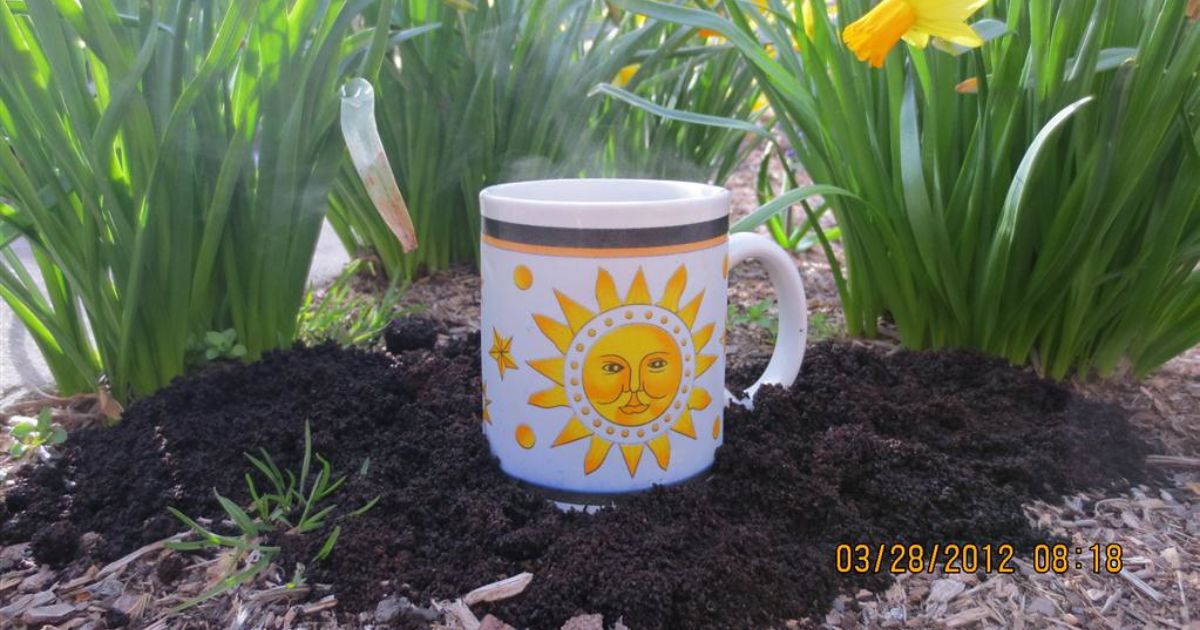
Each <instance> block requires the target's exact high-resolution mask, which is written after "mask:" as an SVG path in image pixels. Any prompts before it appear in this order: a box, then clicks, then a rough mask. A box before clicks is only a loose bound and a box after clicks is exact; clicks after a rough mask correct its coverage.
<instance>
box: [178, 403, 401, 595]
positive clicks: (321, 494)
mask: <svg viewBox="0 0 1200 630" xmlns="http://www.w3.org/2000/svg"><path fill="white" fill-rule="evenodd" d="M246 459H248V460H250V463H251V464H252V465H253V466H254V468H255V469H257V470H258V471H259V472H261V473H262V474H263V476H265V477H266V480H267V487H268V488H267V490H268V491H266V492H260V491H259V489H258V486H257V485H256V484H255V483H254V478H253V476H252V475H251V474H250V473H247V474H246V487H247V489H248V490H249V494H250V508H249V509H248V510H247V509H243V508H242V507H241V506H239V505H238V504H237V503H235V502H233V501H231V500H230V499H228V498H226V497H224V496H222V495H221V494H220V493H219V492H217V491H216V490H215V489H214V490H213V494H214V495H215V496H216V498H217V502H218V503H219V504H220V505H221V508H222V509H223V510H224V511H225V515H226V516H227V517H228V520H229V521H230V522H231V523H232V524H233V525H234V527H236V528H237V532H238V533H237V534H235V535H224V534H218V533H216V532H214V531H212V530H211V529H209V528H207V527H204V526H203V525H201V524H200V523H199V522H197V521H196V520H195V519H192V518H190V517H189V516H187V515H186V514H184V513H183V512H180V511H179V510H177V509H175V508H172V507H168V508H167V510H168V511H170V513H171V514H172V515H173V516H175V518H177V519H179V521H180V522H182V523H183V524H184V525H186V526H187V527H188V529H190V530H191V531H192V533H194V534H195V535H196V536H197V539H195V540H185V541H173V542H169V543H167V547H169V548H171V549H174V550H177V551H198V550H201V549H209V548H224V549H228V550H229V551H230V552H231V553H230V556H229V559H228V565H227V566H228V568H229V570H228V571H227V572H226V575H225V576H223V577H222V578H221V579H220V580H219V581H218V582H217V583H216V584H215V585H213V587H212V588H210V589H208V590H207V591H205V592H204V593H201V594H200V595H198V596H196V597H194V598H191V599H189V600H187V601H185V602H183V603H181V604H180V605H179V606H178V607H177V610H182V609H185V608H189V607H191V606H195V605H196V604H199V603H202V602H204V601H207V600H209V599H212V598H214V597H217V596H219V595H221V594H223V593H225V592H228V591H230V590H232V589H234V588H236V587H238V586H240V585H242V584H247V583H250V582H252V581H253V580H254V579H255V578H256V577H257V576H258V575H259V574H261V573H262V572H263V571H264V570H266V568H267V567H269V566H270V565H271V562H272V561H273V560H274V559H275V557H276V556H277V555H278V554H279V551H280V548H279V547H277V546H271V545H265V544H262V542H261V539H262V538H263V537H264V535H266V534H268V533H273V532H274V533H281V534H283V535H295V534H305V533H308V532H312V531H316V530H319V529H323V528H325V527H326V526H327V525H328V524H329V523H330V522H331V520H330V519H331V516H332V514H333V512H334V510H336V509H337V507H338V506H337V504H330V505H325V503H326V499H328V498H329V497H330V496H332V495H333V494H334V493H335V492H337V490H338V489H339V488H341V487H342V484H343V483H344V482H345V481H346V478H345V477H338V478H336V479H335V478H334V477H333V467H332V466H331V465H330V463H329V460H327V459H325V458H324V457H322V456H321V455H320V454H315V453H313V449H312V429H311V427H310V426H309V423H308V422H305V423H304V457H303V460H302V462H301V465H300V472H299V474H298V475H297V474H295V473H293V472H292V471H290V470H282V469H280V468H279V466H278V465H276V463H275V460H274V459H273V458H272V457H271V455H270V454H269V453H267V451H266V449H259V456H258V457H255V456H253V455H250V454H248V453H247V454H246ZM314 459H315V460H316V462H317V464H318V465H319V466H318V470H316V472H315V473H314V472H313V460H314ZM378 502H379V497H375V498H374V499H371V500H370V501H368V502H367V503H366V504H364V505H363V506H361V507H359V508H358V509H356V510H353V511H351V512H347V513H345V514H342V515H340V516H338V517H336V518H334V519H333V522H336V521H341V520H345V519H349V518H355V517H357V516H361V515H362V514H364V513H366V512H367V511H368V510H370V509H371V508H373V507H375V504H376V503H378ZM341 533H342V527H341V525H334V527H333V529H332V530H331V531H330V532H329V534H328V535H327V536H326V537H325V542H324V543H322V545H321V547H320V549H319V550H318V551H317V553H316V554H314V556H313V559H312V561H313V562H321V561H322V560H325V559H326V558H328V557H329V555H330V554H331V553H333V548H334V546H335V545H336V544H337V541H338V538H339V537H340V536H341ZM303 584H304V570H303V568H302V567H298V568H297V570H296V572H295V574H294V575H293V577H292V579H291V580H290V581H289V582H288V587H289V588H297V587H299V586H302V585H303Z"/></svg>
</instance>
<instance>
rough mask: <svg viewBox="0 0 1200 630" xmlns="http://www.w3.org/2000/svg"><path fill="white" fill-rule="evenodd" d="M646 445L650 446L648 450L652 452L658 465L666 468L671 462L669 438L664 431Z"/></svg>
mask: <svg viewBox="0 0 1200 630" xmlns="http://www.w3.org/2000/svg"><path fill="white" fill-rule="evenodd" d="M646 446H649V447H650V452H651V453H654V460H655V461H656V462H658V467H659V468H661V469H663V470H666V469H667V465H668V464H670V463H671V439H670V438H668V437H667V434H666V433H664V434H662V435H660V436H658V437H656V438H654V439H653V440H650V441H649V442H646Z"/></svg>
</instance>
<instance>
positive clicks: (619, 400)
mask: <svg viewBox="0 0 1200 630" xmlns="http://www.w3.org/2000/svg"><path fill="white" fill-rule="evenodd" d="M682 380H683V353H681V352H680V350H679V346H678V345H677V344H676V342H675V339H674V338H673V337H671V335H670V333H668V332H667V331H665V330H663V329H661V328H659V327H658V326H656V325H654V324H630V325H628V326H622V327H620V328H617V329H615V330H611V331H608V332H606V333H604V334H603V335H602V336H601V337H600V339H599V340H598V341H597V342H596V344H595V345H593V346H592V347H591V349H590V350H588V352H587V355H586V356H585V357H584V359H583V393H584V396H585V397H587V400H588V402H590V403H591V404H592V406H593V407H595V409H596V413H598V414H600V416H601V417H603V418H604V419H606V420H609V421H611V422H615V423H616V424H619V425H621V426H624V427H639V426H642V425H645V424H649V423H650V422H651V421H652V420H654V419H655V418H658V417H659V416H661V415H663V413H664V412H665V411H666V410H667V409H668V408H669V407H670V406H671V400H672V399H673V398H674V396H675V392H676V391H677V390H678V389H679V384H680V382H681V381H682Z"/></svg>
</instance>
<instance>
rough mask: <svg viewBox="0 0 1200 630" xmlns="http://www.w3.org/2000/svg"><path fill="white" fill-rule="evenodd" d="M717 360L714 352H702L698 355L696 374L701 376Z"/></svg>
mask: <svg viewBox="0 0 1200 630" xmlns="http://www.w3.org/2000/svg"><path fill="white" fill-rule="evenodd" d="M716 362H717V357H716V356H715V355H712V354H701V355H698V356H697V357H696V376H697V377H699V376H700V375H701V374H704V373H705V372H707V371H708V368H710V367H712V365H713V364H714V363H716Z"/></svg>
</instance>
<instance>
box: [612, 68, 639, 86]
mask: <svg viewBox="0 0 1200 630" xmlns="http://www.w3.org/2000/svg"><path fill="white" fill-rule="evenodd" d="M641 68H642V64H640V63H631V64H629V65H628V66H625V67H624V68H621V69H620V70H618V71H617V76H616V77H614V78H613V85H615V86H617V87H619V88H623V87H625V86H626V85H629V82H630V81H631V80H633V75H635V74H637V71H638V70H640V69H641Z"/></svg>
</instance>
